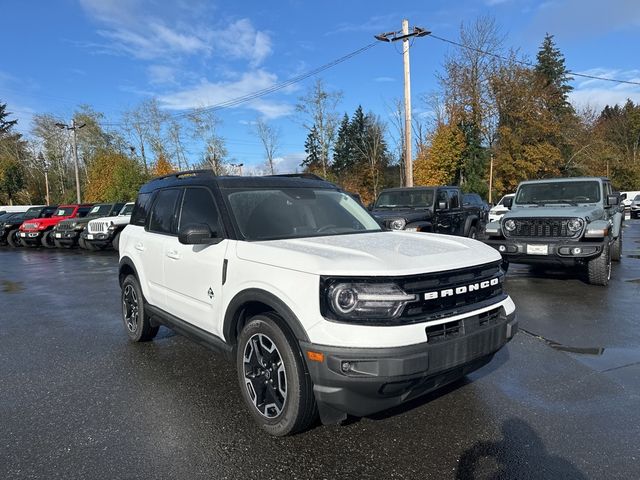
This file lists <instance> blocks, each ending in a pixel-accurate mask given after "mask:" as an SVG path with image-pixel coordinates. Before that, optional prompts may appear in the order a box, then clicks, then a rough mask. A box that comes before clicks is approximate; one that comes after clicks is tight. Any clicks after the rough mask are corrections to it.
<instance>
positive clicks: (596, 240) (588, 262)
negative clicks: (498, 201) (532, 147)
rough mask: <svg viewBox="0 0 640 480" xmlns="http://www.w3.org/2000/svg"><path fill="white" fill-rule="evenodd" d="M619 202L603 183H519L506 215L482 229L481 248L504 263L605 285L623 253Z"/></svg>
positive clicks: (597, 180) (589, 180)
mask: <svg viewBox="0 0 640 480" xmlns="http://www.w3.org/2000/svg"><path fill="white" fill-rule="evenodd" d="M619 202H620V198H619V196H618V195H615V194H613V191H612V189H611V182H610V181H609V179H607V178H597V177H578V178H558V179H549V180H533V181H527V182H522V183H521V184H520V185H519V186H518V190H517V191H516V195H515V197H514V198H513V199H512V201H510V202H509V203H511V205H510V207H511V211H509V212H508V213H507V214H505V215H504V216H503V217H502V219H500V221H497V222H491V223H489V224H487V226H486V229H485V239H484V241H485V243H487V244H488V245H491V246H492V247H494V248H495V249H497V250H498V251H499V252H500V253H501V254H502V258H503V260H504V263H503V268H504V269H506V268H508V265H509V263H527V264H531V265H540V264H542V265H545V264H546V265H549V264H556V265H560V266H566V267H579V268H583V269H584V270H585V272H586V274H587V277H588V280H589V283H591V284H594V285H607V284H608V283H609V279H610V278H611V261H612V260H614V261H619V260H620V253H621V251H622V228H621V227H622V214H621V213H620V210H619V208H618V204H619Z"/></svg>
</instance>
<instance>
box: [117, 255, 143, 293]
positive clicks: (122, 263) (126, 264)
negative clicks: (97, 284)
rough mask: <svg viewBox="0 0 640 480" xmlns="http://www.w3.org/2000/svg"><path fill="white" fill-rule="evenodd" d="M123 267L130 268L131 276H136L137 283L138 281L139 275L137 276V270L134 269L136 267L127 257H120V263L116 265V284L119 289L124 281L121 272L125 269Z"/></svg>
mask: <svg viewBox="0 0 640 480" xmlns="http://www.w3.org/2000/svg"><path fill="white" fill-rule="evenodd" d="M125 267H129V268H131V270H133V274H134V275H135V276H136V278H137V279H138V281H140V275H138V269H136V266H135V265H134V264H133V260H131V259H130V258H129V257H122V258H121V259H120V263H119V264H118V283H119V284H120V287H122V282H123V281H124V276H123V275H122V271H123V270H124V269H125ZM140 288H142V285H141V286H140Z"/></svg>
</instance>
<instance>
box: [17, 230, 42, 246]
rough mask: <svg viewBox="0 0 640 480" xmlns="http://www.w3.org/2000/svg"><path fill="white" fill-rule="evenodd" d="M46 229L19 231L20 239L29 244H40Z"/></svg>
mask: <svg viewBox="0 0 640 480" xmlns="http://www.w3.org/2000/svg"><path fill="white" fill-rule="evenodd" d="M45 231H46V230H39V231H37V232H22V231H20V232H19V233H18V236H19V237H20V240H21V241H22V242H23V243H25V244H27V245H40V239H41V238H42V234H43V233H44V232H45Z"/></svg>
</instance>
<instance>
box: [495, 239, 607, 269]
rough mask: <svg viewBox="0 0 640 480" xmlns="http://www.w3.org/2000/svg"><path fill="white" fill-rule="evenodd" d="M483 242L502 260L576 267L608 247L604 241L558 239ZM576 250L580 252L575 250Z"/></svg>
mask: <svg viewBox="0 0 640 480" xmlns="http://www.w3.org/2000/svg"><path fill="white" fill-rule="evenodd" d="M482 241H483V242H484V243H486V244H487V245H489V246H491V247H493V248H495V249H496V250H498V252H500V254H501V255H502V258H504V259H505V260H507V261H509V262H513V263H533V264H538V263H556V264H563V265H574V264H575V263H576V262H581V261H586V260H589V259H592V258H596V257H598V256H599V255H600V254H601V253H602V249H603V248H604V246H605V245H606V243H605V242H604V240H601V241H591V242H583V241H575V240H573V241H571V240H562V239H556V238H548V239H542V238H535V239H521V238H519V239H512V238H509V239H507V238H501V239H493V238H486V239H483V240H482ZM545 247H546V253H545ZM576 248H578V249H580V250H579V251H578V250H575V249H576Z"/></svg>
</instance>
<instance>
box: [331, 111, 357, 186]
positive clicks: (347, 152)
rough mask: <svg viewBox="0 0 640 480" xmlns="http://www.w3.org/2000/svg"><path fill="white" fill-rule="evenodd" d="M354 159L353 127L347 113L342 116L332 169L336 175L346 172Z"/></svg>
mask: <svg viewBox="0 0 640 480" xmlns="http://www.w3.org/2000/svg"><path fill="white" fill-rule="evenodd" d="M352 159H353V141H352V138H351V128H350V123H349V115H347V114H346V113H345V114H344V117H342V121H341V122H340V127H339V128H338V136H337V138H336V143H335V146H334V148H333V164H332V165H331V169H332V170H333V173H335V175H336V176H339V175H341V174H342V173H344V172H346V171H347V170H348V169H349V167H350V166H351V165H352Z"/></svg>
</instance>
